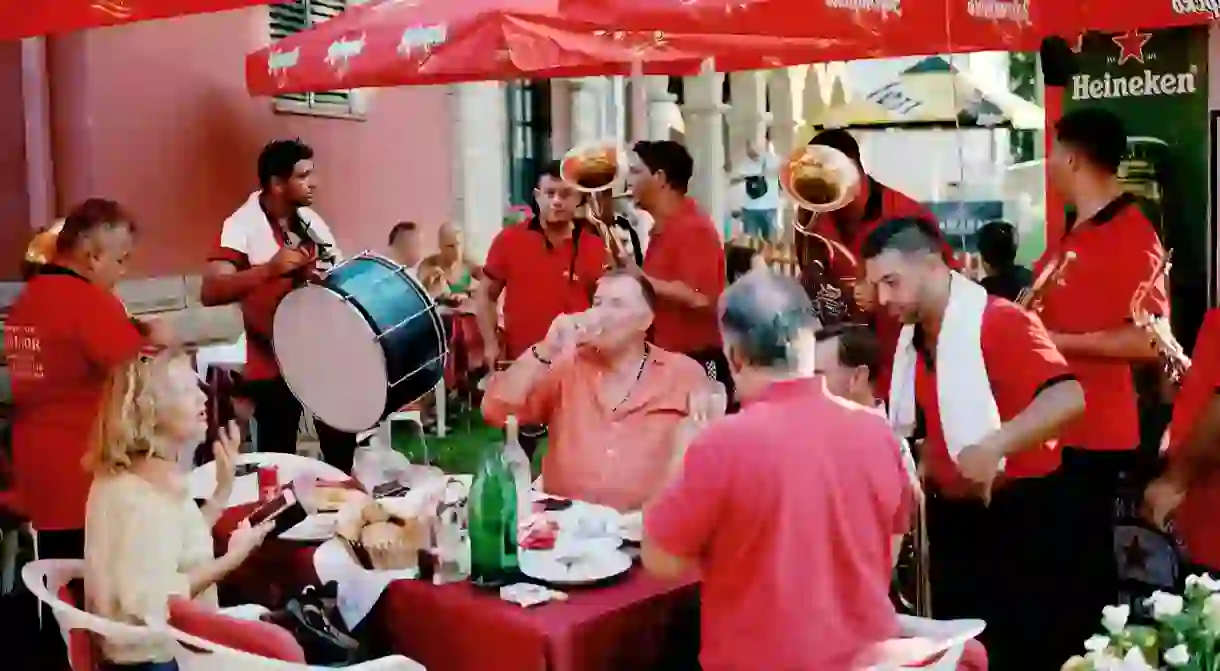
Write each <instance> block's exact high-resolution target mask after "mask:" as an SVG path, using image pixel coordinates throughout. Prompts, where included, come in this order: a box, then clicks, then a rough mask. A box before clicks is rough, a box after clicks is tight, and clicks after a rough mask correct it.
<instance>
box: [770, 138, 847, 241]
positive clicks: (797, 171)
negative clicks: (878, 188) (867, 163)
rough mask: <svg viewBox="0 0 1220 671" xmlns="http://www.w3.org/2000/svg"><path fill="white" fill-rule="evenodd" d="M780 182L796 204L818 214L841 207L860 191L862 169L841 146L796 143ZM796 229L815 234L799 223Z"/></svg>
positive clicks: (781, 186) (807, 233)
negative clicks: (836, 147)
mask: <svg viewBox="0 0 1220 671" xmlns="http://www.w3.org/2000/svg"><path fill="white" fill-rule="evenodd" d="M779 185H780V188H782V189H783V190H784V192H785V193H787V194H788V197H789V198H791V199H792V201H793V202H795V203H796V205H797V207H799V208H801V209H802V210H806V211H808V212H810V213H811V214H812V215H813V216H814V217H817V216H818V215H822V214H826V213H827V212H834V211H835V210H841V209H843V208H844V207H846V206H847V204H848V203H850V202H852V200H854V199H855V197H856V194H858V193H859V192H860V169H859V168H858V167H857V166H856V162H855V161H853V160H851V158H849V157H848V156H847V154H844V153H843V152H841V151H839V150H838V149H835V148H833V147H827V146H825V145H819V144H811V145H806V146H804V147H797V149H796V151H794V152H792V154H791V155H789V156H788V160H787V161H785V162H784V163H783V164H782V165H781V166H780V168H779ZM810 221H812V219H811V220H810ZM796 229H797V230H798V231H800V232H801V233H804V234H806V235H810V234H812V231H811V230H809V229H808V228H807V227H806V226H802V225H801V224H799V223H798V224H796Z"/></svg>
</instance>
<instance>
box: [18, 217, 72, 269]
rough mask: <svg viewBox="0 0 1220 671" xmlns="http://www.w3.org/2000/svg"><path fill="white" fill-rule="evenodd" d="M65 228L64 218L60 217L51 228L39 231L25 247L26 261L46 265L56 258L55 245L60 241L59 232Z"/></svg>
mask: <svg viewBox="0 0 1220 671" xmlns="http://www.w3.org/2000/svg"><path fill="white" fill-rule="evenodd" d="M62 230H64V220H63V219H60V220H59V221H56V222H55V223H54V224H52V225H51V227H50V228H48V229H46V230H44V231H39V232H38V233H36V234H35V235H34V239H32V240H30V244H29V246H28V247H26V248H25V262H26V263H29V264H32V265H37V266H45V265H46V264H48V263H50V262H51V259H53V258H55V245H56V243H57V242H58V241H59V232H60V231H62Z"/></svg>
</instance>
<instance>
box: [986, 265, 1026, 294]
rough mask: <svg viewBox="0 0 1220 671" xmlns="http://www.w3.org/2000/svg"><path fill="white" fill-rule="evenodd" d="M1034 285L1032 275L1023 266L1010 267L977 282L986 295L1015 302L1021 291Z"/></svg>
mask: <svg viewBox="0 0 1220 671" xmlns="http://www.w3.org/2000/svg"><path fill="white" fill-rule="evenodd" d="M1033 283H1034V274H1033V273H1032V272H1030V270H1029V268H1026V267H1025V266H1012V267H1010V268H1005V269H1004V270H1001V271H999V272H997V273H996V274H994V275H989V276H987V277H984V278H983V279H982V280H980V281H979V284H981V285H983V288H984V289H986V290H987V293H989V294H991V295H992V296H999V297H1000V298H1007V299H1008V300H1010V301H1016V300H1017V296H1018V295H1020V294H1021V290H1022V289H1027V288H1029V286H1030V285H1032V284H1033Z"/></svg>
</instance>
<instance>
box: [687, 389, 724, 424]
mask: <svg viewBox="0 0 1220 671" xmlns="http://www.w3.org/2000/svg"><path fill="white" fill-rule="evenodd" d="M728 404H729V394H728V391H726V390H725V388H724V383H722V382H720V381H718V380H707V381H705V382H703V383H702V384H700V385H699V386H698V387H696V388H695V389H694V390H693V391H691V395H690V415H691V417H692V418H693V419H694V420H695V421H698V422H710V421H712V420H714V419H719V418H721V417H724V413H725V410H726V408H727V407H728Z"/></svg>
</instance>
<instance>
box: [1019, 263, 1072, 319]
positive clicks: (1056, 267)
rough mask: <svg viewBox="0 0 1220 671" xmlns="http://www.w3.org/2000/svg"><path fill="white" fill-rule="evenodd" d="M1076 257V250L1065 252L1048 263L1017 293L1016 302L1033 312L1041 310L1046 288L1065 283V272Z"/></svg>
mask: <svg viewBox="0 0 1220 671" xmlns="http://www.w3.org/2000/svg"><path fill="white" fill-rule="evenodd" d="M1075 259H1076V252H1064V253H1063V256H1061V257H1059V258H1058V259H1055V260H1053V261H1051V262H1050V263H1048V264H1046V267H1044V268H1043V269H1042V272H1041V273H1038V277H1037V278H1035V279H1034V283H1033V284H1031V285H1030V286H1028V287H1026V288H1024V289H1022V290H1021V291H1020V293H1018V294H1017V300H1016V301H1015V303H1016V304H1017V305H1020V306H1021V307H1023V308H1025V309H1027V310H1030V311H1032V312H1041V311H1042V299H1043V297H1044V295H1045V293H1046V290H1047V289H1048V288H1049V287H1051V286H1053V285H1055V284H1062V283H1063V274H1064V272H1066V271H1067V267H1068V264H1070V263H1071V262H1072V261H1074V260H1075Z"/></svg>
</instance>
